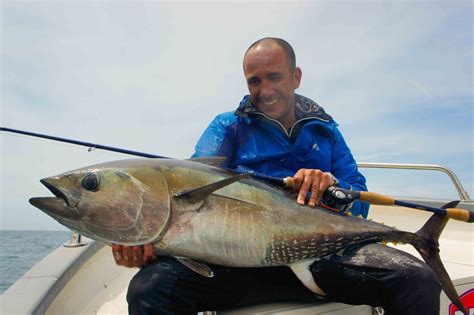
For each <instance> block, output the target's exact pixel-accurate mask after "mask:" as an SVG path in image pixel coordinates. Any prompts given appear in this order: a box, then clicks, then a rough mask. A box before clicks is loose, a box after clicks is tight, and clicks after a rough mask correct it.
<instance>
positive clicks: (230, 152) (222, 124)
mask: <svg viewBox="0 0 474 315" xmlns="http://www.w3.org/2000/svg"><path fill="white" fill-rule="evenodd" d="M235 125H236V124H235V116H234V115H232V114H231V113H230V112H229V113H224V114H220V115H218V116H216V118H214V120H212V121H211V123H210V124H209V126H207V128H206V130H204V133H203V134H202V136H201V138H200V139H199V141H198V142H197V144H196V146H195V152H194V154H193V155H192V157H193V158H198V157H211V156H216V157H217V156H219V157H225V158H226V160H225V162H224V163H223V164H222V167H228V165H229V163H230V162H231V161H232V159H233V157H234V148H235V140H234V138H235V137H233V134H234V132H233V128H235Z"/></svg>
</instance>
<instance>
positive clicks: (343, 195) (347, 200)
mask: <svg viewBox="0 0 474 315" xmlns="http://www.w3.org/2000/svg"><path fill="white" fill-rule="evenodd" d="M355 199H356V198H354V195H353V194H352V193H351V191H350V190H347V189H343V188H340V187H337V186H329V187H328V188H327V189H326V191H325V192H324V194H323V197H322V198H321V203H322V204H324V205H326V206H327V207H330V208H333V209H336V210H337V211H339V212H341V213H346V212H347V211H349V209H350V208H351V207H352V203H353V202H354V200H355Z"/></svg>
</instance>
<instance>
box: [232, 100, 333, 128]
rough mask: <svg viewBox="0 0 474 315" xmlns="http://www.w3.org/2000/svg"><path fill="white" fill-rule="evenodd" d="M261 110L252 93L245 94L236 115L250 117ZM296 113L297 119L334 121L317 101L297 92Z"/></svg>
mask: <svg viewBox="0 0 474 315" xmlns="http://www.w3.org/2000/svg"><path fill="white" fill-rule="evenodd" d="M259 112H260V111H259V110H258V109H257V108H256V107H255V105H254V104H252V102H251V101H250V95H246V96H244V98H243V99H242V101H241V102H240V104H239V107H238V108H237V110H236V111H235V113H234V114H235V115H236V116H239V117H243V118H250V117H251V116H252V115H253V114H256V113H259ZM295 115H296V120H300V119H303V118H319V119H323V120H327V121H328V122H329V121H331V122H334V119H333V118H332V117H331V116H330V115H329V114H327V113H326V112H325V111H324V108H322V107H321V106H319V105H318V104H317V103H316V102H315V101H313V100H311V99H309V98H307V97H305V96H303V95H299V94H295Z"/></svg>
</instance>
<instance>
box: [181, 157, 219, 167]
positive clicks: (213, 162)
mask: <svg viewBox="0 0 474 315" xmlns="http://www.w3.org/2000/svg"><path fill="white" fill-rule="evenodd" d="M225 160H226V157H225V156H207V157H198V158H192V159H187V160H186V161H191V162H197V163H201V164H206V165H210V166H216V167H221V164H222V163H223V162H224V161H225Z"/></svg>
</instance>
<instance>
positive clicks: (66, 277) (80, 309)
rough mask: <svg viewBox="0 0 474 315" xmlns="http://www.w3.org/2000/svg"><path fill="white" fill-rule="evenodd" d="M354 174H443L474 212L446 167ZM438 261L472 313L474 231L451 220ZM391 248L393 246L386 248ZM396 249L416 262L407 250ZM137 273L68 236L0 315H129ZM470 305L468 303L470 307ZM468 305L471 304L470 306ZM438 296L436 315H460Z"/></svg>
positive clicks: (420, 217)
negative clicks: (130, 286)
mask: <svg viewBox="0 0 474 315" xmlns="http://www.w3.org/2000/svg"><path fill="white" fill-rule="evenodd" d="M358 166H359V168H377V169H390V170H400V169H410V170H424V171H427V170H428V171H441V172H444V173H446V174H447V175H448V176H449V178H450V179H451V181H452V183H453V185H454V187H455V188H456V190H457V192H458V194H459V198H460V203H459V205H458V206H457V207H458V208H462V209H467V210H469V211H470V212H474V201H473V200H471V199H470V197H469V195H468V193H467V192H466V191H465V190H464V188H463V187H462V185H461V183H460V182H459V180H458V178H457V176H456V175H455V174H454V172H452V171H451V170H449V169H448V168H446V167H443V166H439V165H420V164H389V163H358ZM397 200H402V201H406V202H412V203H418V204H423V205H425V206H431V207H441V206H442V205H444V204H445V203H447V202H449V201H450V200H442V199H436V198H428V197H416V198H415V197H406V198H402V197H399V198H397ZM430 215H431V213H429V212H426V211H421V210H414V209H408V208H402V207H395V206H371V209H370V212H369V218H371V219H373V220H375V221H378V222H384V223H385V224H386V225H390V226H396V227H398V228H400V229H402V230H406V231H412V232H414V231H416V230H418V229H419V228H420V227H421V226H422V225H423V223H424V222H426V220H427V219H428V218H429V216H430ZM439 243H440V255H441V259H442V261H443V264H444V266H445V267H446V269H447V271H448V274H449V276H450V277H451V279H452V281H453V283H454V286H455V288H456V290H457V292H458V294H459V295H460V296H461V298H462V300H463V301H468V302H465V304H466V307H467V308H468V311H469V312H470V313H469V314H473V313H474V304H473V301H474V226H473V225H471V224H467V223H464V222H460V221H455V220H450V221H449V222H448V224H447V226H446V228H445V230H444V231H443V233H442V234H441V238H440V240H439ZM389 246H394V245H389ZM397 248H399V249H402V250H404V251H407V252H409V253H411V254H413V255H415V256H417V257H420V255H419V254H418V253H417V252H416V251H415V249H414V248H412V247H411V246H410V245H398V246H397ZM137 271H138V269H137V268H134V269H130V268H124V267H119V266H116V265H115V262H114V260H113V257H112V253H111V249H110V247H109V246H105V245H103V244H101V243H99V242H96V241H93V240H90V239H87V238H85V237H82V236H81V235H78V234H76V233H72V236H71V239H70V240H69V241H68V242H67V243H65V244H64V245H63V246H61V247H59V248H57V249H56V250H54V251H53V252H52V253H51V254H49V255H48V256H47V257H45V258H44V259H43V260H41V261H40V262H38V263H37V264H36V265H35V266H33V268H31V269H30V270H29V271H28V272H27V273H26V274H25V275H23V276H22V277H21V278H20V279H18V281H16V282H15V283H14V284H13V285H12V286H11V287H10V288H9V289H8V290H7V291H5V292H4V294H3V295H2V296H1V304H0V305H1V313H2V314H5V315H10V314H48V315H49V314H99V315H103V314H128V310H127V303H126V298H125V297H126V292H127V287H128V283H129V282H130V279H131V278H132V277H133V275H134V274H135V273H136V272H137ZM469 301H470V302H469ZM469 303H470V304H469ZM456 310H457V309H456V308H455V307H454V306H453V305H452V303H451V301H450V300H449V299H448V298H447V297H446V295H445V294H444V293H441V308H440V314H449V315H458V314H461V313H460V312H459V311H456ZM204 313H207V314H215V313H217V314H275V313H278V314H301V315H302V314H330V315H342V314H354V315H359V314H360V315H369V314H382V312H381V310H380V309H379V308H372V307H370V306H366V305H359V306H354V305H347V304H342V303H328V302H325V303H323V302H321V303H314V304H304V303H291V302H285V303H283V302H282V303H269V304H263V305H254V306H250V307H245V308H240V309H233V310H226V311H217V312H216V311H215V310H208V311H206V312H204Z"/></svg>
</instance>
